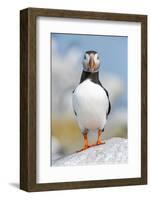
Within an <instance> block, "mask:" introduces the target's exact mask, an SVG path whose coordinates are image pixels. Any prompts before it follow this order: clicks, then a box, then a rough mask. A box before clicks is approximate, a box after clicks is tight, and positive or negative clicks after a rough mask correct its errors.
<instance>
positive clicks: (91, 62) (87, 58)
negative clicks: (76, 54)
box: [83, 51, 100, 73]
mask: <svg viewBox="0 0 151 200" xmlns="http://www.w3.org/2000/svg"><path fill="white" fill-rule="evenodd" d="M99 67H100V59H99V56H98V53H97V52H96V51H86V52H85V54H84V58H83V70H84V71H86V72H91V73H93V72H97V71H99Z"/></svg>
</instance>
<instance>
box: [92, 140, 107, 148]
mask: <svg viewBox="0 0 151 200" xmlns="http://www.w3.org/2000/svg"><path fill="white" fill-rule="evenodd" d="M101 144H105V142H102V141H97V142H96V143H95V144H92V146H93V147H94V146H98V145H101Z"/></svg>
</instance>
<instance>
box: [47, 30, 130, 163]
mask: <svg viewBox="0 0 151 200" xmlns="http://www.w3.org/2000/svg"><path fill="white" fill-rule="evenodd" d="M51 41H52V45H51V52H52V55H51V58H52V63H51V70H52V81H51V84H52V85H51V88H52V102H51V103H52V105H51V108H52V112H51V117H52V118H51V120H52V121H51V125H52V127H51V130H52V132H51V153H52V156H51V157H52V162H51V163H52V165H53V161H54V160H56V159H59V158H61V157H63V156H65V155H68V154H71V153H73V152H75V151H76V150H79V149H80V148H81V147H82V146H83V136H82V134H81V132H80V129H79V127H78V124H77V122H76V118H75V116H74V112H73V108H72V91H73V90H74V89H75V88H76V87H77V85H78V84H79V81H80V77H81V73H82V60H83V56H84V52H85V51H88V50H95V51H97V52H98V54H99V56H100V58H101V67H100V81H101V83H102V85H103V86H104V87H105V88H106V89H107V90H108V92H109V96H110V101H111V106H112V109H111V113H110V115H109V118H108V121H107V123H106V127H105V131H104V132H103V135H102V139H103V140H105V139H108V138H111V137H124V138H127V69H128V68H127V61H128V60H127V59H128V58H127V47H128V38H127V37H126V36H125V37H124V36H103V35H99V36H98V35H77V34H60V33H52V34H51ZM96 138H97V133H96V132H93V133H92V132H90V133H89V141H90V143H94V142H96Z"/></svg>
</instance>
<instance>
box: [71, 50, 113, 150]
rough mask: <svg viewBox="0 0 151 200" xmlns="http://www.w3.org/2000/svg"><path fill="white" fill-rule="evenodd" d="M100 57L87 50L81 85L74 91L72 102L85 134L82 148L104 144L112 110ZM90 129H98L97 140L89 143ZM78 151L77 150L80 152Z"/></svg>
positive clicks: (94, 52)
mask: <svg viewBox="0 0 151 200" xmlns="http://www.w3.org/2000/svg"><path fill="white" fill-rule="evenodd" d="M99 69H100V57H99V55H98V53H97V52H96V51H92V50H90V51H86V52H85V54H84V57H83V71H82V75H81V79H80V83H79V85H78V86H77V87H76V89H75V90H74V91H73V94H72V104H73V111H74V113H75V116H76V119H77V122H78V125H79V127H80V130H81V133H82V134H83V136H84V146H83V148H82V149H81V150H79V151H83V150H86V149H88V148H89V147H91V146H95V145H100V144H104V142H102V139H101V135H102V132H103V131H104V127H105V124H106V121H107V118H108V115H109V113H110V111H111V103H110V99H109V94H108V91H107V90H106V89H105V88H104V87H103V85H102V84H101V82H100V80H99ZM89 130H92V131H94V130H97V132H98V137H97V142H96V143H95V144H93V145H89V143H88V132H89ZM79 151H77V152H79Z"/></svg>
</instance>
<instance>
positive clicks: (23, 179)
mask: <svg viewBox="0 0 151 200" xmlns="http://www.w3.org/2000/svg"><path fill="white" fill-rule="evenodd" d="M38 16H45V17H62V18H77V19H90V20H92V19H93V20H111V21H127V22H140V23H141V177H140V178H127V179H112V180H97V181H96V180H90V181H78V182H64V183H62V182H60V183H42V184H37V183H36V17H38ZM143 184H147V16H146V15H136V14H120V13H103V12H87V11H72V10H55V9H43V8H42V9H41V8H27V9H24V10H21V11H20V188H21V189H22V190H25V191H30V192H31V191H46V190H65V189H81V188H98V187H109V186H126V185H143Z"/></svg>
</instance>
